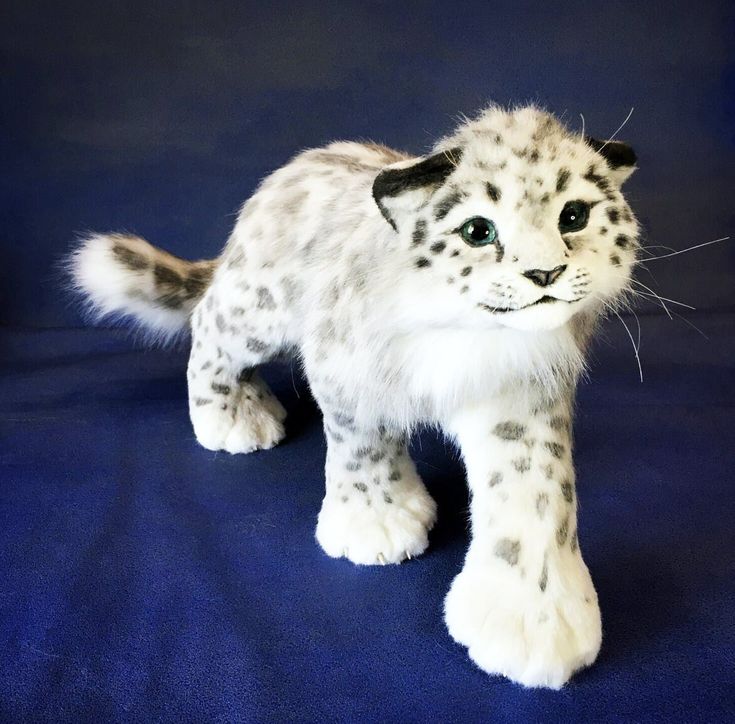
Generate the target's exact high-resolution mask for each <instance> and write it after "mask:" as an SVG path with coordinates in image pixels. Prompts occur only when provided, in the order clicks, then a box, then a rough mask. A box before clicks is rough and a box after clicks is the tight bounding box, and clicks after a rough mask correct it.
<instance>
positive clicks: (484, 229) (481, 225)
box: [459, 216, 498, 246]
mask: <svg viewBox="0 0 735 724" xmlns="http://www.w3.org/2000/svg"><path fill="white" fill-rule="evenodd" d="M459 233H460V235H461V236H462V238H463V239H464V240H465V241H466V242H467V243H468V244H469V245H470V246H485V245H486V244H492V243H493V242H494V241H495V239H497V238H498V230H497V229H496V228H495V224H493V222H492V221H490V219H484V218H483V217H482V216H474V217H473V218H471V219H467V221H465V222H464V224H462V226H460V227H459Z"/></svg>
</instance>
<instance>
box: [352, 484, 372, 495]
mask: <svg viewBox="0 0 735 724" xmlns="http://www.w3.org/2000/svg"><path fill="white" fill-rule="evenodd" d="M353 487H354V488H356V489H357V490H359V491H360V492H361V493H367V489H368V488H367V485H365V483H353Z"/></svg>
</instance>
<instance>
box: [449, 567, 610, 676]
mask: <svg viewBox="0 0 735 724" xmlns="http://www.w3.org/2000/svg"><path fill="white" fill-rule="evenodd" d="M566 564H567V565H566V567H567V568H568V569H569V570H567V571H564V572H563V575H564V578H563V579H562V578H558V579H557V580H555V581H552V579H551V576H552V575H556V574H557V573H561V571H559V569H557V570H556V571H551V570H550V571H549V573H548V576H549V580H548V586H544V588H545V590H541V588H540V587H539V585H538V582H537V581H528V580H525V579H524V578H522V572H521V571H519V570H516V569H514V570H512V571H497V574H498V575H493V573H492V572H490V571H488V570H487V569H486V568H485V567H483V568H480V567H478V566H477V565H470V566H467V567H465V569H464V570H463V571H462V572H461V573H460V574H459V575H458V576H457V577H456V578H455V579H454V582H453V583H452V587H451V588H450V590H449V593H448V594H447V598H446V601H445V604H444V612H445V620H446V624H447V628H448V629H449V633H450V634H451V636H452V638H454V639H455V640H456V641H457V642H459V643H460V644H463V645H464V646H466V647H467V648H468V653H469V655H470V658H471V659H472V660H473V661H474V662H475V663H476V664H477V665H478V666H479V667H480V668H481V669H483V670H484V671H486V672H487V673H489V674H500V675H502V676H506V677H508V678H509V679H511V680H512V681H516V682H518V683H519V684H523V685H524V686H529V687H536V686H541V687H548V688H551V689H559V688H560V687H561V686H562V685H563V684H564V683H566V682H567V681H568V680H569V678H570V676H571V675H572V674H573V673H574V672H575V671H577V670H578V669H580V668H582V667H584V666H588V665H589V664H591V663H592V662H593V661H594V660H595V658H596V657H597V653H598V651H599V650H600V643H601V641H602V626H601V621H600V609H599V606H598V603H597V594H596V593H595V589H594V587H593V585H592V580H591V579H590V576H589V572H588V571H587V567H586V566H585V564H584V562H583V561H582V559H581V558H580V557H575V558H574V559H573V560H568V561H566ZM514 577H515V580H514Z"/></svg>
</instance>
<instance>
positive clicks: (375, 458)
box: [370, 450, 385, 463]
mask: <svg viewBox="0 0 735 724" xmlns="http://www.w3.org/2000/svg"><path fill="white" fill-rule="evenodd" d="M384 457H385V453H384V452H383V451H382V450H378V451H377V452H374V453H372V454H371V455H370V461H371V462H373V463H379V462H380V461H381V460H382V459H383V458H384Z"/></svg>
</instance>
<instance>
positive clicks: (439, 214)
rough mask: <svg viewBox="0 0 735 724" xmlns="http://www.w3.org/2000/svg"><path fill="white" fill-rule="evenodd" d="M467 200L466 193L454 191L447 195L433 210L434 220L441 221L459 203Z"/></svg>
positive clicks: (458, 190) (459, 190)
mask: <svg viewBox="0 0 735 724" xmlns="http://www.w3.org/2000/svg"><path fill="white" fill-rule="evenodd" d="M466 198H467V194H466V192H464V191H462V190H461V189H454V190H453V191H451V192H450V193H449V194H447V195H446V196H445V197H444V198H443V199H442V200H441V201H440V202H439V203H438V204H437V205H436V207H435V208H434V218H435V219H436V220H437V221H441V220H442V219H443V218H445V217H446V215H447V214H448V213H449V212H450V211H451V210H452V209H453V208H454V207H455V206H456V205H457V204H458V203H459V202H460V201H463V200H464V199H466Z"/></svg>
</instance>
